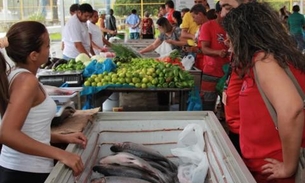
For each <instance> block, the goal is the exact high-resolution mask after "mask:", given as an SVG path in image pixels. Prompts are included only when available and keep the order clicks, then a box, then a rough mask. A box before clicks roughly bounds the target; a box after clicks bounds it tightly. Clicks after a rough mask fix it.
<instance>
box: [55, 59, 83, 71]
mask: <svg viewBox="0 0 305 183" xmlns="http://www.w3.org/2000/svg"><path fill="white" fill-rule="evenodd" d="M85 67H86V66H85V65H84V64H83V62H82V61H75V59H71V60H69V61H68V62H66V63H60V64H58V65H57V66H56V67H55V69H54V70H55V71H81V70H84V69H85Z"/></svg>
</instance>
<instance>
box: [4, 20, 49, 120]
mask: <svg viewBox="0 0 305 183" xmlns="http://www.w3.org/2000/svg"><path fill="white" fill-rule="evenodd" d="M46 32H47V29H46V27H45V26H44V25H43V24H41V23H39V22H35V21H23V22H18V23H16V24H14V25H13V26H12V27H11V28H10V29H9V30H8V32H7V34H6V37H7V39H8V42H9V46H8V47H6V48H5V50H6V53H7V55H8V56H9V57H10V58H11V59H12V61H13V62H15V63H16V64H18V63H22V64H26V62H27V58H28V56H29V55H30V53H31V52H33V51H36V52H40V49H41V46H42V44H43V39H42V35H43V34H44V33H46ZM0 79H1V81H0V95H1V96H0V112H1V116H3V115H4V113H5V110H6V107H7V105H8V102H9V82H8V79H7V62H6V60H5V58H4V56H3V55H2V53H0Z"/></svg>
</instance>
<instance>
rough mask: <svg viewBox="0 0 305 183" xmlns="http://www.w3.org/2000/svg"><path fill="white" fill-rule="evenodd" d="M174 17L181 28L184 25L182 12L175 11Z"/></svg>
mask: <svg viewBox="0 0 305 183" xmlns="http://www.w3.org/2000/svg"><path fill="white" fill-rule="evenodd" d="M173 17H174V18H175V19H176V20H177V23H176V26H177V27H180V24H181V23H182V17H181V12H180V11H174V12H173Z"/></svg>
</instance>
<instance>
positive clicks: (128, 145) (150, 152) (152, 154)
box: [110, 142, 178, 172]
mask: <svg viewBox="0 0 305 183" xmlns="http://www.w3.org/2000/svg"><path fill="white" fill-rule="evenodd" d="M110 150H111V151H112V152H128V153H131V154H133V155H135V156H138V157H140V158H143V159H145V160H151V161H164V162H166V163H167V164H168V165H169V167H170V169H171V171H173V172H175V171H177V169H178V168H177V166H176V165H175V164H174V163H172V162H171V161H170V160H168V159H167V158H166V157H164V156H163V155H161V154H160V153H159V152H158V151H155V150H154V149H152V148H149V147H146V146H144V145H142V144H137V143H133V142H123V143H117V144H114V145H112V146H111V147H110Z"/></svg>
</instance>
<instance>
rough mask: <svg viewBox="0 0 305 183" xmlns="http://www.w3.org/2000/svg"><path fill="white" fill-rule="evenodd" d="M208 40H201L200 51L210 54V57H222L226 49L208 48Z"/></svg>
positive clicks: (225, 53)
mask: <svg viewBox="0 0 305 183" xmlns="http://www.w3.org/2000/svg"><path fill="white" fill-rule="evenodd" d="M210 45H211V44H210V42H209V41H202V42H201V51H202V53H203V54H205V55H208V56H212V57H217V56H219V57H221V58H224V57H225V56H226V55H227V50H225V49H222V50H214V49H211V48H210Z"/></svg>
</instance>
